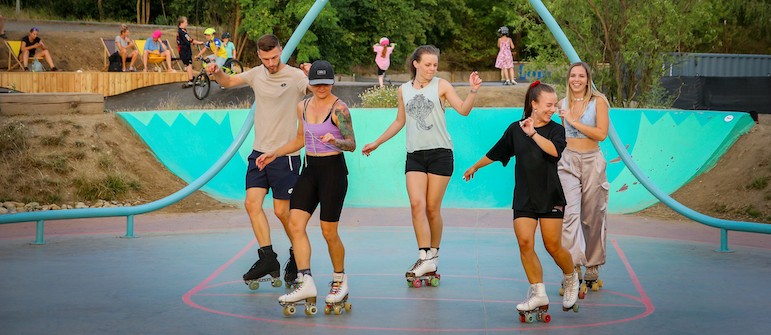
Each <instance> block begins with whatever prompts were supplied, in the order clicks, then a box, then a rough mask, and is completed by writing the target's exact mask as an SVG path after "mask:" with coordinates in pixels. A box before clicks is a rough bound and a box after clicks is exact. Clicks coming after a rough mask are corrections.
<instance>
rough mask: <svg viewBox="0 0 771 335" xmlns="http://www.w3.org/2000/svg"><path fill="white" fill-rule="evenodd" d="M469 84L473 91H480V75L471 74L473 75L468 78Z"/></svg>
mask: <svg viewBox="0 0 771 335" xmlns="http://www.w3.org/2000/svg"><path fill="white" fill-rule="evenodd" d="M468 84H469V86H471V89H472V90H474V91H476V90H478V89H479V86H482V78H479V73H477V72H476V71H474V72H471V75H469V76H468Z"/></svg>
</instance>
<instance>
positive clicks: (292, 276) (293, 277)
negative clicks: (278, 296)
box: [284, 248, 297, 288]
mask: <svg viewBox="0 0 771 335" xmlns="http://www.w3.org/2000/svg"><path fill="white" fill-rule="evenodd" d="M284 283H286V288H297V263H296V262H295V260H294V250H292V248H289V259H288V260H287V261H286V264H285V265H284Z"/></svg>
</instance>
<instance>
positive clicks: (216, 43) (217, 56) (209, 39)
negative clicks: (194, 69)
mask: <svg viewBox="0 0 771 335" xmlns="http://www.w3.org/2000/svg"><path fill="white" fill-rule="evenodd" d="M216 32H217V31H216V30H214V28H206V30H204V31H203V36H204V37H205V38H206V42H205V43H204V46H206V48H204V49H201V51H200V52H198V54H197V55H196V56H195V58H198V57H201V56H203V54H204V52H206V50H207V49H208V50H211V52H212V54H211V55H209V56H208V58H209V59H210V60H213V61H214V62H215V63H217V66H219V67H222V66H224V65H225V60H226V59H227V51H225V46H224V45H223V44H222V41H220V39H219V38H216V37H214V34H215V33H216Z"/></svg>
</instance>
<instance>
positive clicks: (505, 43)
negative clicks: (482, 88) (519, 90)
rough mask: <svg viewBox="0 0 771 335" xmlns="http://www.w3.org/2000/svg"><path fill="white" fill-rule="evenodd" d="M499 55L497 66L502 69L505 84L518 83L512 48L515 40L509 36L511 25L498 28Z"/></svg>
mask: <svg viewBox="0 0 771 335" xmlns="http://www.w3.org/2000/svg"><path fill="white" fill-rule="evenodd" d="M498 49H499V50H498V57H497V58H496V59H495V67H496V68H499V69H501V80H504V79H505V81H504V82H503V85H516V84H517V82H516V81H515V80H514V57H513V56H512V55H511V49H514V41H512V40H511V38H510V37H509V27H505V26H504V27H500V28H499V29H498Z"/></svg>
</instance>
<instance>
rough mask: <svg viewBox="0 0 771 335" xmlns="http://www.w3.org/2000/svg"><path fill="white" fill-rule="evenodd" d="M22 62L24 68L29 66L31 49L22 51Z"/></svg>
mask: <svg viewBox="0 0 771 335" xmlns="http://www.w3.org/2000/svg"><path fill="white" fill-rule="evenodd" d="M21 63H22V64H24V69H26V68H27V67H29V50H22V51H21Z"/></svg>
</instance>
